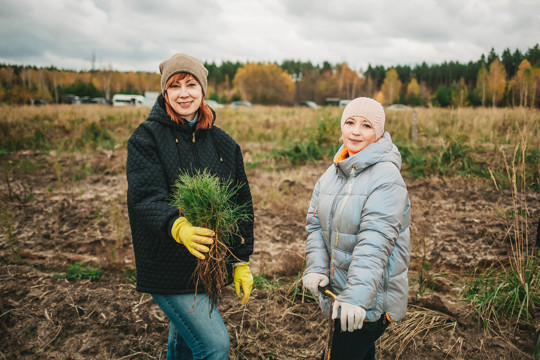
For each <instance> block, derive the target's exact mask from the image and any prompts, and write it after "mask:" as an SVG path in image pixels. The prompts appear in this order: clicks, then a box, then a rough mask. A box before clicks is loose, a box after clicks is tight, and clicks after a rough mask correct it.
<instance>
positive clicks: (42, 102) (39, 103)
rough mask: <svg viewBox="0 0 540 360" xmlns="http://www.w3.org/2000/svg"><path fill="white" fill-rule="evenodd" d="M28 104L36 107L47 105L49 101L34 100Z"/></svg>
mask: <svg viewBox="0 0 540 360" xmlns="http://www.w3.org/2000/svg"><path fill="white" fill-rule="evenodd" d="M28 103H29V104H30V105H36V106H39V105H47V101H46V100H44V99H32V100H29V101H28Z"/></svg>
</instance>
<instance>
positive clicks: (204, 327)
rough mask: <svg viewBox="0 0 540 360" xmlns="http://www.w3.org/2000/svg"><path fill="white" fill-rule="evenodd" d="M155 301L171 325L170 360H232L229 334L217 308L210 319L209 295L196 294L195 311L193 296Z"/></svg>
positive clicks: (167, 297) (168, 348) (166, 297)
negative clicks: (230, 358) (230, 359)
mask: <svg viewBox="0 0 540 360" xmlns="http://www.w3.org/2000/svg"><path fill="white" fill-rule="evenodd" d="M152 297H153V298H154V301H155V302H156V303H157V304H158V306H159V307H160V308H161V310H163V312H164V313H165V315H167V317H168V318H169V320H170V321H171V323H170V326H169V342H168V344H167V360H176V359H182V360H184V359H208V360H221V359H228V358H229V346H230V343H229V332H228V331H227V327H226V326H225V323H224V322H223V319H222V318H221V315H220V314H219V312H218V310H217V309H216V308H215V307H214V310H212V314H211V315H210V300H209V299H208V297H207V296H206V294H197V299H196V300H195V306H194V307H193V304H194V303H193V297H194V295H193V294H184V295H157V294H152ZM192 308H193V311H192Z"/></svg>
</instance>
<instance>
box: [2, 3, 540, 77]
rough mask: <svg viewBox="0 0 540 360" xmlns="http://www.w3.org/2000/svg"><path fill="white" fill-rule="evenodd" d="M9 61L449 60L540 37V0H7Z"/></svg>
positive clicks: (84, 66) (363, 64)
mask: <svg viewBox="0 0 540 360" xmlns="http://www.w3.org/2000/svg"><path fill="white" fill-rule="evenodd" d="M0 38H1V39H2V41H1V42H0V62H1V63H8V64H22V65H36V66H51V65H52V66H56V67H58V68H62V69H74V70H89V69H91V68H92V59H95V62H94V64H95V68H98V69H100V68H105V67H112V69H113V70H120V71H130V70H134V71H139V70H140V71H152V72H158V65H159V63H160V62H161V61H162V60H165V59H167V58H169V57H170V56H171V55H173V54H175V53H177V52H183V53H186V54H190V55H192V56H195V57H198V58H200V59H201V60H203V61H215V62H217V63H220V62H221V61H224V60H231V61H241V62H247V61H252V62H258V61H264V62H273V61H277V62H278V63H280V62H281V61H283V60H286V59H294V60H302V61H311V62H312V63H314V64H322V62H323V61H329V62H330V63H332V64H336V63H341V62H347V63H348V64H349V65H350V66H351V67H352V68H353V69H355V70H365V69H366V68H367V66H368V64H372V65H383V66H385V67H388V66H392V65H411V66H414V65H416V64H421V63H422V62H424V61H425V62H426V63H428V64H439V63H442V62H444V61H459V62H461V63H467V62H469V61H476V60H478V59H479V58H480V56H481V55H482V54H485V55H487V54H488V53H489V52H490V50H491V48H494V49H495V52H496V53H497V54H499V55H500V54H501V53H502V51H503V50H504V49H506V48H510V50H511V51H512V52H514V51H515V50H516V49H519V50H520V51H522V52H525V51H527V49H529V48H531V47H533V46H534V45H535V44H536V43H540V0H373V1H368V0H341V1H331V0H223V1H218V0H192V1H185V0H159V1H150V0H0Z"/></svg>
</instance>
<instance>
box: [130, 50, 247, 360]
mask: <svg viewBox="0 0 540 360" xmlns="http://www.w3.org/2000/svg"><path fill="white" fill-rule="evenodd" d="M159 69H160V73H161V92H162V94H161V95H160V96H159V97H158V99H157V100H156V103H155V104H154V106H153V108H152V110H151V111H150V114H149V115H148V118H147V119H146V121H145V122H143V123H142V124H141V125H140V126H139V127H138V128H137V129H136V130H135V132H134V133H133V135H132V136H131V137H130V139H129V141H128V158H127V180H128V195H127V205H128V211H129V219H130V224H131V232H132V238H133V248H134V250H135V261H136V266H137V290H138V291H140V292H145V293H150V294H152V297H153V298H154V300H155V301H156V303H157V304H158V305H159V307H160V308H161V309H162V310H163V311H164V312H165V314H166V315H167V316H168V317H169V320H170V322H171V323H170V329H169V342H168V348H167V359H180V358H182V359H191V358H193V359H203V358H204V359H228V353H229V334H228V332H227V328H226V326H225V324H224V323H223V320H222V318H221V316H220V314H219V312H218V311H217V309H216V308H215V307H214V308H213V310H212V312H211V313H210V308H211V304H210V300H209V299H208V297H207V296H206V294H204V288H202V287H201V288H198V289H196V288H195V284H194V282H193V272H194V270H195V267H196V266H197V261H198V260H197V259H204V254H205V253H206V252H208V250H209V248H208V246H209V245H210V244H212V242H213V236H214V233H213V232H212V231H211V230H209V229H205V228H198V227H193V226H192V225H191V224H190V223H189V221H188V220H187V219H186V218H184V217H181V216H179V212H178V209H177V208H175V207H174V206H171V204H170V201H171V194H172V192H173V185H174V183H175V181H176V180H177V177H178V174H179V173H180V172H181V171H184V172H185V171H189V172H191V173H194V172H195V171H200V170H207V171H210V172H211V173H212V174H214V175H216V176H218V177H220V178H222V179H227V180H229V179H232V180H233V182H234V183H233V184H234V185H240V186H241V187H240V190H239V192H238V193H237V197H236V201H237V203H238V205H242V204H248V206H249V209H250V213H251V215H252V216H251V220H249V221H245V222H243V223H242V224H240V229H241V231H240V234H239V236H238V238H237V239H236V243H235V244H233V246H232V247H231V250H232V252H233V255H234V257H233V258H234V261H235V262H234V263H231V264H228V265H227V270H228V273H229V277H228V278H229V279H230V278H231V276H230V275H231V274H233V276H232V277H233V279H234V283H235V288H236V292H237V294H238V295H239V296H241V291H240V289H241V290H242V291H243V296H242V299H241V303H242V304H246V303H247V300H248V298H249V296H250V293H251V288H252V285H253V276H252V274H251V271H250V269H249V256H250V255H251V254H252V253H253V207H252V205H251V192H250V190H249V184H248V181H247V177H246V173H245V171H244V163H243V158H242V152H241V150H240V147H239V146H238V144H237V143H236V142H235V141H234V140H233V139H232V138H231V137H230V136H229V135H228V134H227V133H225V131H223V130H222V129H220V128H218V127H216V126H215V125H214V121H215V113H214V112H213V111H212V110H211V109H210V108H209V107H208V106H207V105H206V104H205V103H204V99H203V98H204V96H205V94H206V89H207V75H208V71H207V69H206V68H205V67H204V65H203V64H202V62H201V61H199V60H198V59H196V58H193V57H191V56H189V55H185V54H176V55H174V56H173V57H171V58H170V59H168V60H165V61H164V62H162V63H161V64H160V66H159ZM238 259H239V260H241V261H238ZM195 292H197V297H196V299H195V304H196V306H195V307H193V304H194V298H193V297H194V293H195Z"/></svg>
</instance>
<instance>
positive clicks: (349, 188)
mask: <svg viewBox="0 0 540 360" xmlns="http://www.w3.org/2000/svg"><path fill="white" fill-rule="evenodd" d="M355 175H356V169H355V168H354V166H353V167H352V170H351V174H350V175H349V180H348V181H347V184H346V185H347V192H346V193H345V198H344V199H343V206H342V207H341V211H339V213H338V214H339V218H338V223H337V230H336V232H337V233H336V246H337V244H338V242H339V228H340V227H341V218H342V215H343V211H344V210H345V205H347V201H348V200H349V198H350V197H351V192H352V186H353V183H354V177H355Z"/></svg>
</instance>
